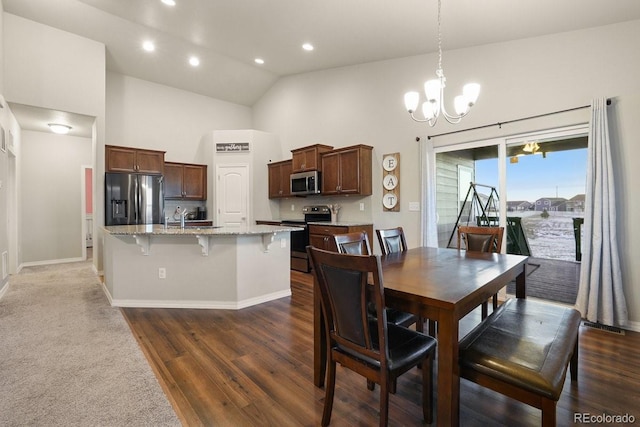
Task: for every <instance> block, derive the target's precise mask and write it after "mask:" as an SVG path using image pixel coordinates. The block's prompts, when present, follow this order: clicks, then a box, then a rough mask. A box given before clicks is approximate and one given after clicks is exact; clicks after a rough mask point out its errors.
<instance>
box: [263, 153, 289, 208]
mask: <svg viewBox="0 0 640 427" xmlns="http://www.w3.org/2000/svg"><path fill="white" fill-rule="evenodd" d="M267 167H268V168H269V198H270V199H277V198H280V197H289V196H291V186H290V176H291V160H284V161H282V162H274V163H269V164H268V165H267Z"/></svg>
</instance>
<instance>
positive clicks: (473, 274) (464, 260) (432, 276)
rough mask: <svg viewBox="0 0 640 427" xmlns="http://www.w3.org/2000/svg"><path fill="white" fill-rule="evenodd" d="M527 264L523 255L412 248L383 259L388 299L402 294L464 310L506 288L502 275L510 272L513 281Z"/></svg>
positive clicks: (403, 296)
mask: <svg viewBox="0 0 640 427" xmlns="http://www.w3.org/2000/svg"><path fill="white" fill-rule="evenodd" d="M487 261H490V262H487ZM526 262H527V257H526V256H520V255H505V254H496V253H482V252H467V251H462V250H457V249H446V248H430V247H418V248H413V249H409V250H408V251H405V252H400V253H394V254H389V255H385V256H382V257H381V265H382V272H383V283H384V288H385V297H386V298H393V297H394V296H399V295H400V294H401V296H402V298H403V299H406V298H409V299H412V300H415V301H420V302H421V303H422V304H423V305H429V306H430V307H441V308H443V309H445V310H454V309H455V308H456V307H458V309H460V308H465V307H467V303H469V302H471V303H472V304H475V302H476V301H478V299H479V298H482V297H483V296H482V295H483V294H489V296H491V295H493V293H491V292H493V290H494V289H500V288H501V287H504V285H505V283H504V281H505V277H503V275H505V274H507V273H509V272H511V273H512V274H511V275H510V276H513V277H512V278H510V280H514V279H515V277H516V275H517V274H516V271H517V270H518V267H522V266H524V264H526ZM507 279H509V278H507ZM510 280H509V281H510ZM492 283H494V286H491V284H492ZM475 307H476V305H472V307H470V308H471V309H473V308H475Z"/></svg>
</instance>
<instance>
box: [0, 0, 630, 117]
mask: <svg viewBox="0 0 640 427" xmlns="http://www.w3.org/2000/svg"><path fill="white" fill-rule="evenodd" d="M2 1H3V5H4V10H5V12H8V13H11V14H15V15H18V16H21V17H24V18H27V19H30V20H33V21H36V22H40V23H42V24H46V25H49V26H52V27H55V28H59V29H62V30H65V31H69V32H71V33H74V34H78V35H80V36H83V37H87V38H89V39H93V40H96V41H99V42H102V43H104V44H105V45H106V50H107V69H108V70H112V71H115V72H118V73H122V74H126V75H129V76H133V77H137V78H140V79H144V80H148V81H152V82H156V83H160V84H164V85H168V86H172V87H176V88H180V89H184V90H188V91H192V92H195V93H199V94H203V95H207V96H211V97H214V98H218V99H222V100H226V101H230V102H234V103H238V104H242V105H247V106H251V105H253V104H254V103H255V102H256V101H257V100H258V99H259V98H260V97H261V96H262V95H263V94H264V93H265V92H266V91H267V90H268V89H269V87H270V86H271V85H272V84H273V83H274V82H275V81H276V80H277V79H278V78H279V77H281V76H285V75H289V74H296V73H305V72H309V71H314V70H322V69H327V68H332V67H341V66H346V65H353V64H360V63H366V62H371V61H379V60H384V59H391V58H398V57H405V56H411V55H417V54H422V53H427V52H434V51H436V49H437V27H436V24H437V1H436V0H397V1H389V0H347V1H345V0H322V1H311V0H175V2H176V5H175V6H167V5H165V4H164V3H163V2H162V1H161V0H55V1H52V0H2ZM635 19H640V2H639V1H637V0H615V2H611V1H605V0H562V1H558V0H517V1H514V0H486V1H474V0H442V36H443V49H444V50H449V49H456V48H462V47H469V46H474V45H482V44H487V43H495V42H501V41H507V40H514V39H521V38H527V37H535V36H540V35H544V34H552V33H558V32H565V31H572V30H578V29H581V28H587V27H595V26H601V25H607V24H613V23H617V22H621V21H626V20H635ZM147 39H149V40H153V41H155V44H156V50H155V51H154V52H152V53H148V52H144V51H143V50H142V48H141V44H142V42H143V40H147ZM305 42H309V43H312V44H313V45H314V46H315V50H313V51H312V52H307V51H304V50H303V49H302V48H301V45H302V44H303V43H305ZM191 55H196V56H198V57H199V58H200V61H201V63H200V66H198V67H197V68H193V67H191V66H189V65H188V64H187V58H188V57H189V56H191ZM256 57H260V58H262V59H264V61H265V63H264V64H263V65H258V64H256V63H255V62H254V59H255V58H256Z"/></svg>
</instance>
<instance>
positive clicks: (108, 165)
mask: <svg viewBox="0 0 640 427" xmlns="http://www.w3.org/2000/svg"><path fill="white" fill-rule="evenodd" d="M164 153H165V152H164V151H154V150H144V149H140V148H132V147H115V146H113V145H106V146H105V171H106V172H134V173H149V174H162V173H164Z"/></svg>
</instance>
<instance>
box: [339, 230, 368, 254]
mask: <svg viewBox="0 0 640 427" xmlns="http://www.w3.org/2000/svg"><path fill="white" fill-rule="evenodd" d="M333 239H334V241H335V244H336V248H338V253H341V254H350V255H371V246H370V245H369V236H367V232H366V231H353V232H351V233H345V234H335V235H334V236H333Z"/></svg>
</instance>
